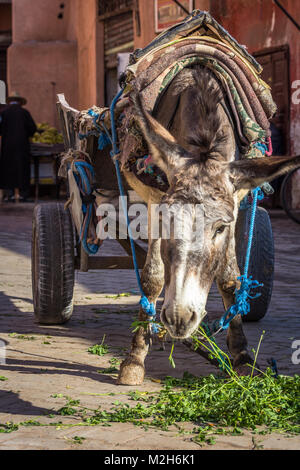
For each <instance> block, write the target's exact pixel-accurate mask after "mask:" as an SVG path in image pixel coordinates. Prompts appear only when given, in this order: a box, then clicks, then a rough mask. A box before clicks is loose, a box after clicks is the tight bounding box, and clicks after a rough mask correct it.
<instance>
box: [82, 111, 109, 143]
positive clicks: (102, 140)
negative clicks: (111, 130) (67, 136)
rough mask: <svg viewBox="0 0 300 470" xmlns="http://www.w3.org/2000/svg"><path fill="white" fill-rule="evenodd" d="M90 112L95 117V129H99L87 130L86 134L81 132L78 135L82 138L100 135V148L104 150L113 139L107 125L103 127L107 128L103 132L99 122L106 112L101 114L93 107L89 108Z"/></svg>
mask: <svg viewBox="0 0 300 470" xmlns="http://www.w3.org/2000/svg"><path fill="white" fill-rule="evenodd" d="M88 114H89V115H90V116H92V117H93V118H94V119H93V124H94V126H95V129H97V130H94V129H93V130H91V131H89V132H87V133H86V134H82V133H79V134H78V137H79V139H80V140H82V139H87V138H88V137H90V136H91V135H94V136H95V137H98V149H99V150H103V149H104V148H105V147H107V145H109V144H111V140H110V138H109V134H108V132H107V130H106V128H105V126H104V125H103V127H104V128H105V132H103V131H102V129H101V127H100V126H99V124H98V119H99V118H100V120H103V118H104V114H105V113H103V114H102V115H101V116H100V114H98V113H95V111H93V110H92V109H89V110H88Z"/></svg>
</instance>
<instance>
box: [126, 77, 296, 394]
mask: <svg viewBox="0 0 300 470" xmlns="http://www.w3.org/2000/svg"><path fill="white" fill-rule="evenodd" d="M178 97H179V99H178ZM174 99H177V105H176V113H175V115H174V116H173V118H172V123H171V125H169V130H167V129H166V128H165V127H164V126H163V125H162V124H161V123H160V122H159V116H158V115H156V118H157V119H154V117H153V116H151V115H150V114H149V113H148V112H147V111H146V110H145V109H144V107H143V105H142V102H141V98H140V96H139V94H138V93H136V94H135V95H134V97H133V101H134V112H135V118H136V120H137V122H138V124H139V126H140V129H141V131H142V133H143V135H144V137H145V139H146V141H147V144H148V147H149V152H150V154H151V156H152V161H153V163H154V164H155V165H157V166H158V167H159V168H160V169H161V170H163V172H164V173H165V174H166V176H167V179H168V183H169V189H168V191H167V192H166V193H163V192H161V191H159V190H158V189H154V188H151V187H149V186H146V185H144V184H143V183H141V182H140V181H139V180H138V179H137V178H136V177H135V176H134V174H133V173H132V172H129V171H126V170H124V175H125V177H126V179H127V181H128V182H129V184H130V185H131V187H132V188H133V189H134V190H135V191H137V193H138V194H139V195H140V196H141V197H142V198H143V199H144V201H145V202H147V204H148V213H149V243H148V253H147V258H146V263H145V266H144V269H143V272H142V276H141V280H142V286H143V290H144V292H145V294H146V295H147V296H148V298H149V300H150V302H154V303H155V302H156V300H157V298H158V297H159V295H160V293H161V291H162V289H163V287H164V286H165V297H164V303H163V306H162V311H161V315H160V318H161V321H162V323H163V324H164V326H165V328H166V330H167V331H168V333H169V334H170V335H171V337H173V338H177V339H184V338H188V337H189V336H190V335H191V334H192V333H193V332H194V331H195V330H196V328H197V327H198V325H199V324H200V323H201V321H202V320H203V318H204V315H205V313H206V312H205V306H206V301H207V296H208V293H209V291H210V288H211V286H212V283H213V281H214V280H215V281H216V283H217V286H218V289H219V291H220V293H221V295H222V298H223V303H224V307H225V309H227V308H228V307H229V306H230V305H232V304H233V303H234V292H235V289H236V288H238V287H239V281H238V280H237V278H238V276H239V275H240V272H239V268H238V265H237V260H236V252H235V223H236V219H237V214H238V208H239V204H240V201H241V200H242V199H243V197H244V196H245V195H246V194H247V193H248V192H249V190H251V189H253V188H256V187H257V186H259V185H261V184H262V183H263V182H265V181H272V180H273V179H274V178H276V177H278V176H279V175H282V174H284V173H286V172H288V171H289V170H291V169H293V168H295V167H297V166H300V157H294V158H286V157H277V156H273V157H266V158H259V159H252V160H237V161H236V160H235V153H236V141H235V134H234V129H233V128H232V125H231V123H230V120H229V118H228V114H227V113H226V112H225V110H224V95H223V92H222V87H221V86H220V84H219V82H218V81H217V79H216V78H214V76H213V74H212V73H211V72H210V71H208V70H207V69H203V68H197V69H190V70H186V71H184V73H181V74H179V76H178V79H177V80H175V81H174V84H173V88H170V89H169V90H168V92H167V94H166V98H165V100H164V102H163V103H161V110H162V113H163V112H165V110H166V109H167V107H168V106H171V105H172V100H174ZM158 114H159V113H158ZM162 120H163V119H161V121H162ZM154 203H164V204H166V205H167V206H168V207H173V206H174V207H176V208H177V209H176V212H177V213H179V212H180V214H181V217H183V219H184V220H183V221H182V222H183V226H184V230H183V233H182V237H181V238H175V237H173V236H171V237H170V238H169V239H163V238H162V237H156V238H151V210H150V209H151V205H152V204H154ZM199 205H200V206H201V208H202V211H203V212H202V215H203V217H202V220H203V227H202V238H201V241H202V242H201V243H199V244H198V245H197V244H196V245H195V243H194V242H193V237H194V227H195V220H196V215H197V214H196V212H197V211H196V207H198V206H199ZM183 206H184V207H185V210H184V211H178V208H180V207H183ZM172 220H173V223H174V218H173V219H172ZM171 223H172V222H171ZM139 319H140V320H141V321H145V320H146V319H147V315H146V314H145V313H144V312H143V311H142V310H141V309H140V312H139ZM227 331H228V332H227V346H228V349H229V352H230V354H231V355H232V358H233V367H234V368H235V370H236V371H237V372H238V373H239V374H246V373H247V372H248V370H249V368H248V367H247V366H246V364H249V363H250V364H251V363H252V359H251V357H250V355H249V353H248V351H247V340H246V338H245V335H244V332H243V327H242V320H241V316H240V315H237V316H236V317H235V318H234V319H233V320H232V321H231V323H230V326H229V328H228V330H227ZM149 339H150V337H149V331H145V330H144V328H142V327H141V328H139V329H138V331H137V332H136V333H135V334H134V337H133V341H132V346H131V351H130V353H129V355H128V356H127V358H126V359H125V360H124V361H123V363H122V364H121V367H120V373H119V377H118V383H119V384H124V385H138V384H141V383H142V382H143V379H144V374H145V368H144V360H145V357H146V355H147V353H148V349H149Z"/></svg>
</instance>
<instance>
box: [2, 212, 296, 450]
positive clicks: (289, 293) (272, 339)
mask: <svg viewBox="0 0 300 470" xmlns="http://www.w3.org/2000/svg"><path fill="white" fill-rule="evenodd" d="M31 219H32V207H31V206H30V205H20V206H17V205H14V204H4V205H2V206H0V339H1V340H2V341H5V343H6V364H3V365H2V366H1V365H0V376H4V377H6V378H7V380H5V381H0V423H2V424H3V423H6V422H8V421H9V422H13V423H20V422H24V421H29V420H35V421H39V422H40V423H43V424H51V420H52V421H58V419H57V416H56V417H51V416H53V415H54V414H55V410H57V409H58V408H59V407H61V406H63V405H64V403H65V400H64V399H63V398H61V397H58V398H54V397H53V395H57V394H62V395H68V396H70V397H72V398H73V399H79V400H80V402H81V404H82V405H84V406H86V407H91V408H97V407H98V406H99V405H102V406H103V407H106V408H107V409H109V407H110V404H111V403H113V402H114V401H115V400H117V399H118V400H120V401H126V400H127V397H126V395H125V393H127V392H128V391H129V390H136V389H138V390H140V391H146V390H147V391H152V390H153V391H154V390H159V389H160V388H161V385H160V383H159V380H158V379H161V378H163V377H165V376H166V375H172V376H177V377H182V374H183V372H184V371H188V372H190V373H193V374H195V375H204V374H208V373H210V372H215V369H214V368H213V367H212V366H211V365H209V364H208V363H206V362H205V360H204V359H202V358H201V357H199V356H198V355H196V354H194V353H192V352H190V351H188V350H187V349H186V348H185V347H184V346H183V345H181V344H179V343H178V344H176V346H175V352H174V360H175V362H176V368H175V369H172V368H171V367H170V365H169V361H168V356H169V351H170V343H167V345H166V350H165V351H161V350H159V347H158V345H156V344H154V345H153V347H152V351H151V354H150V355H149V356H148V358H147V360H146V366H147V378H146V380H145V383H144V384H143V385H142V386H139V387H121V386H117V385H116V383H115V380H116V374H113V373H111V374H100V373H99V372H98V371H99V370H101V369H103V368H105V367H109V366H111V363H110V360H111V359H112V358H117V359H122V357H123V355H124V354H125V352H126V349H127V348H128V347H129V345H130V338H131V329H130V325H131V323H132V321H133V318H134V316H135V313H136V311H137V303H138V300H139V296H138V295H137V285H136V280H135V276H134V272H133V271H91V272H89V273H79V272H77V273H76V286H75V307H74V313H73V316H72V318H71V320H70V321H69V322H68V323H67V324H66V325H62V326H40V325H38V324H37V323H35V322H34V316H33V306H32V294H31V265H30V256H31V255H30V252H31ZM272 225H273V230H274V236H275V249H276V265H275V282H274V292H273V297H272V301H271V306H270V308H269V312H268V314H267V316H266V317H265V318H264V319H263V320H261V321H260V322H258V323H247V324H245V332H246V336H247V338H248V342H249V349H251V348H256V346H257V344H258V341H259V338H260V336H261V334H262V331H263V330H264V331H265V336H264V340H263V343H262V346H261V350H260V354H259V364H260V367H261V368H263V369H264V368H266V367H267V360H268V359H270V358H271V357H274V358H275V359H276V361H277V365H278V369H279V373H280V374H287V375H293V374H295V373H298V374H299V368H300V366H299V365H294V364H293V363H292V360H291V356H292V352H293V351H292V348H291V345H292V342H293V340H294V339H299V340H300V289H299V285H300V250H299V249H300V237H299V235H300V225H298V226H297V225H296V224H294V223H293V222H292V221H290V220H289V219H288V218H287V217H286V216H285V215H284V214H283V213H279V212H276V213H275V214H274V216H272ZM102 250H103V251H105V255H108V254H119V253H120V254H121V253H122V249H121V248H120V247H119V245H118V244H117V243H116V242H111V241H109V242H105V244H104V245H103V247H102ZM125 292H126V293H130V296H127V297H119V298H117V299H116V298H112V297H111V296H113V295H116V294H120V293H125ZM109 296H110V297H109ZM208 312H209V314H210V318H211V319H214V318H218V317H220V315H221V314H222V313H223V307H222V303H221V299H220V297H219V295H218V293H217V291H216V289H215V288H214V289H213V290H212V293H211V295H210V298H209V302H208ZM104 335H106V336H105V343H106V344H108V345H109V347H110V350H109V354H106V355H105V356H103V357H99V356H96V355H92V354H89V353H88V352H87V349H88V348H89V347H90V346H92V345H94V344H99V343H100V342H101V340H102V338H103V336H104ZM218 342H219V344H220V346H221V347H222V346H224V344H225V341H224V338H223V337H222V338H221V339H220V340H218ZM153 379H154V380H153ZM109 393H114V394H115V396H114V397H112V396H110V395H108V394H109ZM101 394H102V395H101ZM49 415H50V416H49ZM68 419H69V420H70V422H72V423H74V422H75V421H74V419H73V418H72V417H70V418H66V420H68ZM74 436H81V437H84V438H85V440H83V442H82V444H78V443H77V444H76V442H75V441H74V439H73V438H74ZM216 441H217V442H216V444H215V445H214V446H206V447H204V449H212V448H214V449H252V448H253V442H252V435H251V433H250V432H246V433H245V434H244V435H243V436H234V437H230V436H219V437H217V439H216ZM259 441H260V444H261V445H263V446H264V449H279V448H281V449H299V448H300V438H299V437H292V438H285V437H284V436H281V435H271V436H270V435H267V436H260V437H259ZM77 448H80V449H130V450H132V449H160V450H162V449H190V450H198V449H199V446H198V445H197V444H195V443H194V442H192V441H191V438H190V437H189V436H188V435H187V436H185V435H179V434H178V431H177V430H176V429H175V428H174V429H172V430H171V431H170V432H163V431H156V430H149V431H148V432H147V433H146V432H145V431H144V430H143V429H141V428H137V427H135V426H133V425H131V424H127V423H121V424H119V423H114V424H113V425H112V426H111V427H101V426H96V427H81V428H78V427H77V428H76V427H70V428H60V429H57V427H55V426H46V427H44V426H43V427H41V426H40V427H37V426H35V427H33V426H20V427H19V429H18V430H16V431H13V432H11V433H1V434H0V449H77Z"/></svg>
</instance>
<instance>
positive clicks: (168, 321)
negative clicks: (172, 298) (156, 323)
mask: <svg viewBox="0 0 300 470" xmlns="http://www.w3.org/2000/svg"><path fill="white" fill-rule="evenodd" d="M204 314H205V312H204ZM203 316H204V315H201V314H200V313H199V312H196V311H195V310H191V309H186V310H184V311H183V310H181V309H180V308H178V307H177V308H176V309H172V308H170V307H169V308H168V307H165V308H164V307H163V309H162V311H161V314H160V320H161V322H162V323H163V325H164V326H165V328H166V329H167V331H168V332H169V334H170V335H171V336H172V338H177V339H185V338H189V337H190V336H191V334H192V333H193V332H194V331H195V330H196V329H197V326H198V325H199V323H200V321H201V320H202V318H203Z"/></svg>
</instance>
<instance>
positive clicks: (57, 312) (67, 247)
mask: <svg viewBox="0 0 300 470" xmlns="http://www.w3.org/2000/svg"><path fill="white" fill-rule="evenodd" d="M31 267H32V269H31V271H32V293H33V305H34V315H35V319H36V320H37V322H39V323H41V324H48V325H55V324H61V323H65V322H67V321H68V320H69V319H70V317H71V315H72V312H73V291H74V232H73V224H72V220H71V216H70V212H69V210H64V206H63V204H60V203H56V202H54V203H47V204H41V205H38V206H36V207H35V209H34V215H33V224H32V263H31Z"/></svg>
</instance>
